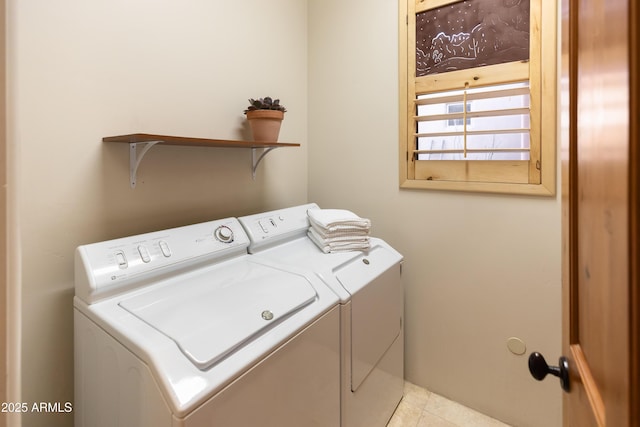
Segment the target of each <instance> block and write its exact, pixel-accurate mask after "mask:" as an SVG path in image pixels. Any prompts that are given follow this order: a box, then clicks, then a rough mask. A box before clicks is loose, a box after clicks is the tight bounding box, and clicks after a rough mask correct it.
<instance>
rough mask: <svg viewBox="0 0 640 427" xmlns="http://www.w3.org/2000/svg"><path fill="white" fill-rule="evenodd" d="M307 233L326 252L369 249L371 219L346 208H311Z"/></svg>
mask: <svg viewBox="0 0 640 427" xmlns="http://www.w3.org/2000/svg"><path fill="white" fill-rule="evenodd" d="M307 215H308V216H309V223H310V224H311V227H309V231H308V232H307V235H308V236H309V238H310V239H311V241H313V242H314V243H315V244H316V245H317V246H318V247H319V248H320V249H322V251H323V252H324V253H332V252H345V251H363V252H366V251H368V250H369V231H370V230H371V221H369V220H368V219H366V218H360V217H359V216H358V215H356V214H354V213H353V212H351V211H348V210H344V209H309V210H308V211H307Z"/></svg>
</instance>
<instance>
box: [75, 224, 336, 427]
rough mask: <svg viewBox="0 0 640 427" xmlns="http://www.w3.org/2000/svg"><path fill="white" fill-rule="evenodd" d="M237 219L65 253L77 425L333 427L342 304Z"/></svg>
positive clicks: (84, 426)
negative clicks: (72, 277)
mask: <svg viewBox="0 0 640 427" xmlns="http://www.w3.org/2000/svg"><path fill="white" fill-rule="evenodd" d="M248 244H249V239H248V237H247V235H246V234H245V232H244V230H243V229H242V227H241V225H240V223H239V222H238V220H237V219H235V218H227V219H223V220H218V221H211V222H207V223H202V224H194V225H189V226H186V227H179V228H174V229H169V230H163V231H158V232H154V233H147V234H142V235H138V236H131V237H125V238H121V239H116V240H110V241H106V242H100V243H94V244H89V245H84V246H80V247H78V248H77V250H76V258H75V274H76V296H75V298H74V324H75V405H74V412H75V425H76V427H94V426H105V427H107V426H108V427H116V426H135V427H146V426H148V427H165V426H166V427H169V426H170V427H205V426H206V427H208V426H224V427H227V426H238V427H240V426H242V427H245V426H252V425H260V426H274V427H276V426H277V427H280V426H292V427H293V426H295V427H299V426H302V425H304V426H319V427H325V426H335V425H338V424H339V422H340V397H339V393H340V390H339V387H340V381H339V377H340V354H339V352H340V342H339V308H338V307H339V305H338V298H337V297H336V295H335V294H334V293H333V292H332V291H331V290H330V289H329V288H327V287H326V285H325V284H323V283H322V281H320V280H319V279H318V278H317V277H314V276H313V275H312V274H309V273H307V272H305V271H303V270H300V269H296V268H282V267H281V266H276V265H274V264H272V263H269V262H266V261H264V260H262V261H261V260H258V259H257V258H255V257H252V256H250V255H248V254H247V247H248Z"/></svg>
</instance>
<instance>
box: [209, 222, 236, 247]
mask: <svg viewBox="0 0 640 427" xmlns="http://www.w3.org/2000/svg"><path fill="white" fill-rule="evenodd" d="M213 236H214V237H215V238H216V239H217V240H218V241H220V242H222V243H231V242H233V230H232V229H231V228H229V227H227V226H226V225H221V226H219V227H218V228H216V230H215V231H214V232H213Z"/></svg>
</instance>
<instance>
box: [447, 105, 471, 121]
mask: <svg viewBox="0 0 640 427" xmlns="http://www.w3.org/2000/svg"><path fill="white" fill-rule="evenodd" d="M470 111H471V104H470V103H469V102H467V109H466V110H465V109H464V108H462V102H458V103H455V104H447V114H449V116H452V115H454V114H455V113H468V112H470ZM456 115H457V114H456ZM462 122H463V119H462V117H460V118H457V119H449V120H447V126H462ZM466 122H467V126H469V125H471V118H470V117H468V116H467V120H466Z"/></svg>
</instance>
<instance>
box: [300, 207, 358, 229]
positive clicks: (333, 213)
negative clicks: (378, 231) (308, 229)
mask: <svg viewBox="0 0 640 427" xmlns="http://www.w3.org/2000/svg"><path fill="white" fill-rule="evenodd" d="M307 215H308V216H309V221H310V222H311V223H312V224H315V225H317V226H318V227H320V228H322V229H325V230H326V231H339V230H340V229H344V228H345V227H353V228H358V229H365V230H368V229H369V228H371V221H370V220H369V219H367V218H360V217H359V216H358V215H356V214H355V213H353V212H351V211H348V210H346V209H309V210H308V211H307Z"/></svg>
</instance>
